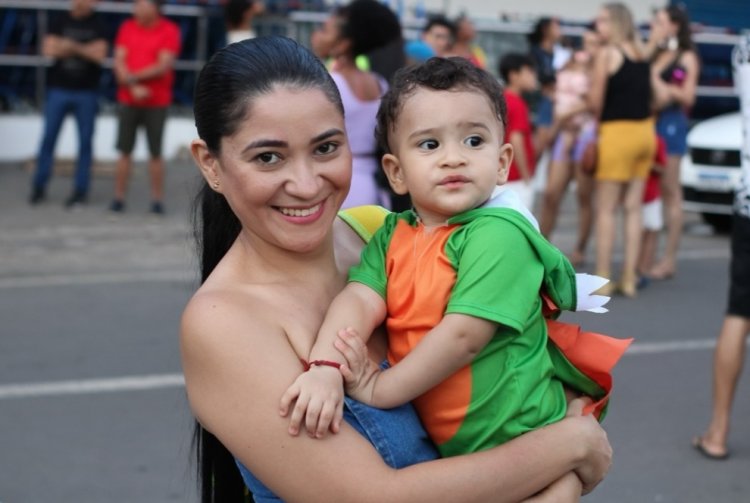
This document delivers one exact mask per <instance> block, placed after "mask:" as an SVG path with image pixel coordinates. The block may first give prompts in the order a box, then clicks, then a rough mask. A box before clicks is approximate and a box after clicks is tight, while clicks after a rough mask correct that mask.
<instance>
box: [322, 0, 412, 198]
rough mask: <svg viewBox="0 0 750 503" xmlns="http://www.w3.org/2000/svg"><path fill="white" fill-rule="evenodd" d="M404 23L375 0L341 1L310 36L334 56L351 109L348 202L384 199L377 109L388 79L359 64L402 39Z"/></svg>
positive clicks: (335, 71) (334, 71)
mask: <svg viewBox="0 0 750 503" xmlns="http://www.w3.org/2000/svg"><path fill="white" fill-rule="evenodd" d="M400 41H401V25H400V24H399V21H398V18H397V17H396V15H395V14H394V13H393V12H392V11H391V10H390V9H389V8H388V7H387V6H385V5H383V4H381V3H379V2H377V1H376V0H355V1H354V2H352V3H350V4H349V5H346V6H343V7H338V8H337V9H336V10H335V11H334V13H333V14H332V15H331V16H330V17H329V18H328V19H327V20H326V22H325V23H323V25H321V26H320V28H319V29H317V30H316V31H315V32H314V33H313V35H312V39H311V45H312V49H313V52H315V54H316V55H318V57H320V58H322V59H328V58H331V60H332V61H331V76H332V77H333V80H334V81H335V82H336V86H337V87H338V89H339V92H340V93H341V99H342V101H343V102H344V110H345V111H346V133H347V136H348V137H349V142H350V146H351V150H352V155H353V156H354V163H353V166H354V168H353V172H352V187H351V190H350V191H349V196H348V197H347V199H346V200H345V201H344V205H343V207H344V208H350V207H352V206H361V205H363V204H383V197H381V190H380V188H379V186H378V184H377V182H376V178H375V176H376V174H377V172H378V171H379V168H380V156H379V155H377V144H376V143H375V137H374V131H375V115H376V114H377V111H378V106H380V97H381V96H382V95H383V93H385V91H386V90H387V88H388V84H387V82H386V81H385V79H384V78H383V77H382V76H381V75H378V74H376V73H374V72H371V71H365V70H362V69H361V68H360V67H359V66H358V65H357V60H358V58H359V57H361V56H363V55H366V54H368V53H371V52H372V51H374V50H375V49H378V48H383V47H387V46H390V45H391V44H392V43H394V42H396V43H397V44H399V45H398V46H399V47H401V45H400Z"/></svg>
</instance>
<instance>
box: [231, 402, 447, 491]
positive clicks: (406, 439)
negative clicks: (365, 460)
mask: <svg viewBox="0 0 750 503" xmlns="http://www.w3.org/2000/svg"><path fill="white" fill-rule="evenodd" d="M344 420H345V421H346V422H347V423H349V424H350V425H351V426H352V427H354V429H356V430H357V431H358V432H359V433H360V434H362V436H363V437H365V438H366V439H367V440H369V441H370V443H371V444H372V445H373V447H375V450H377V451H378V454H380V456H381V457H382V458H383V461H385V462H386V463H387V464H388V465H389V466H390V467H392V468H403V467H405V466H409V465H413V464H416V463H421V462H423V461H430V460H432V459H437V458H438V457H439V454H438V452H437V449H436V448H435V446H434V444H433V443H432V441H431V440H430V439H429V437H428V436H427V433H426V432H425V431H424V428H423V427H422V423H420V421H419V418H418V417H417V413H416V412H415V410H414V407H412V405H411V404H406V405H402V406H401V407H396V408H395V409H376V408H374V407H370V406H369V405H365V404H363V403H361V402H358V401H356V400H352V399H351V398H349V397H346V398H345V404H344ZM260 455H261V456H262V454H260ZM237 466H238V467H239V469H240V473H241V474H242V479H243V480H244V481H245V485H246V486H247V487H248V489H250V492H252V493H253V500H254V501H255V503H278V502H279V501H281V500H280V499H279V497H278V496H276V495H275V494H274V493H272V492H271V490H270V489H268V488H267V487H266V486H264V485H263V483H262V482H261V481H260V480H258V479H257V478H255V476H254V475H253V474H252V473H250V470H248V469H247V468H246V467H245V466H244V465H243V464H242V463H240V462H239V461H237ZM290 476H294V475H293V474H291V475H290Z"/></svg>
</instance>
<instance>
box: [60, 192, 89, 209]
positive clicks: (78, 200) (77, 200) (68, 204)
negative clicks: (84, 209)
mask: <svg viewBox="0 0 750 503" xmlns="http://www.w3.org/2000/svg"><path fill="white" fill-rule="evenodd" d="M84 204H86V193H85V192H79V191H77V190H76V191H74V192H73V193H72V194H71V195H70V197H69V198H68V199H66V200H65V208H66V209H68V210H70V209H73V208H76V207H80V206H82V205H84Z"/></svg>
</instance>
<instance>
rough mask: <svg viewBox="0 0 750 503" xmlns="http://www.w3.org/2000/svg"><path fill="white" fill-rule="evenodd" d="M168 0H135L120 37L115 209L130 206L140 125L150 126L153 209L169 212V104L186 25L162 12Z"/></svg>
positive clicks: (117, 42) (112, 207)
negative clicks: (166, 168) (130, 181)
mask: <svg viewBox="0 0 750 503" xmlns="http://www.w3.org/2000/svg"><path fill="white" fill-rule="evenodd" d="M163 3H164V1H163V0H135V2H134V3H133V17H132V18H131V19H128V20H126V21H125V22H124V23H123V24H122V25H121V26H120V29H119V31H118V32H117V37H116V39H115V54H114V60H115V61H114V73H115V77H116V79H117V84H118V88H117V102H118V103H119V104H120V111H119V128H118V129H119V130H118V134H117V149H118V150H119V151H120V159H119V160H118V162H117V169H116V172H115V194H114V199H113V200H112V204H111V205H110V210H111V211H113V212H115V213H121V212H123V211H124V210H125V195H126V192H127V185H128V179H129V178H130V167H131V164H132V159H131V154H132V152H133V147H134V146H135V138H136V131H137V130H138V128H139V127H140V126H143V127H144V128H145V129H146V137H147V139H148V149H149V154H150V159H149V174H150V180H151V212H152V213H155V214H157V215H160V214H162V213H164V206H163V203H162V199H163V196H164V194H163V190H164V161H163V159H162V155H161V149H162V138H163V136H164V124H165V122H166V119H167V109H168V107H169V105H170V104H171V103H172V84H173V82H174V61H175V59H176V58H177V55H178V54H179V52H180V30H179V28H178V27H177V25H176V24H175V23H173V22H172V21H169V20H168V19H166V18H165V17H163V16H162V15H161V6H162V4H163Z"/></svg>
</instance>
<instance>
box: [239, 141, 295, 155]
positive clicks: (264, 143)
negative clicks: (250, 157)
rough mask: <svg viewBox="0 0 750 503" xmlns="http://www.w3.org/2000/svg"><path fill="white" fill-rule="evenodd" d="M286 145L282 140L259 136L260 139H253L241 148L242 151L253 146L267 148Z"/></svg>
mask: <svg viewBox="0 0 750 503" xmlns="http://www.w3.org/2000/svg"><path fill="white" fill-rule="evenodd" d="M286 146H288V143H287V142H285V141H282V140H271V139H264V138H261V139H260V140H255V141H254V142H251V143H249V144H248V145H247V146H246V147H245V148H244V149H242V152H243V153H244V152H247V151H248V150H252V149H254V148H267V147H276V148H284V147H286Z"/></svg>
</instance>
